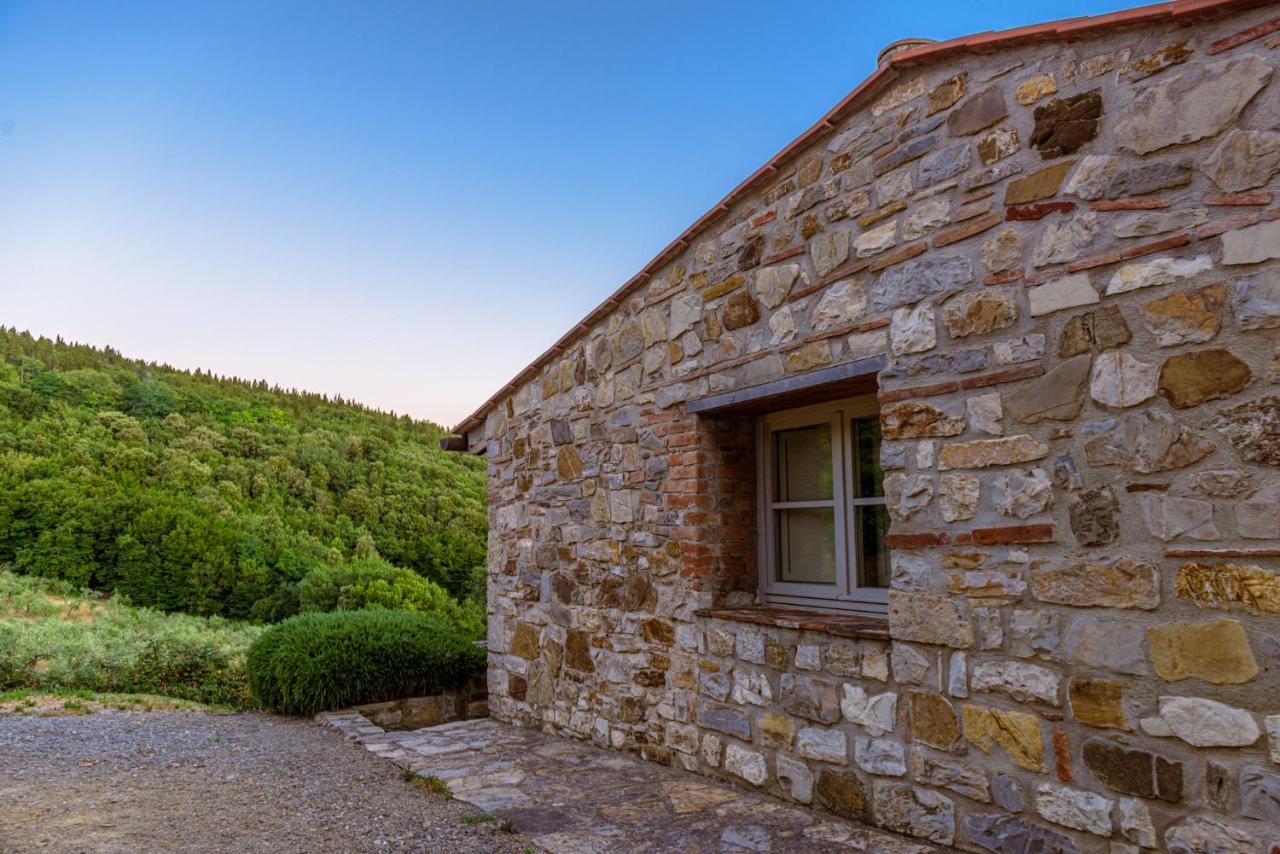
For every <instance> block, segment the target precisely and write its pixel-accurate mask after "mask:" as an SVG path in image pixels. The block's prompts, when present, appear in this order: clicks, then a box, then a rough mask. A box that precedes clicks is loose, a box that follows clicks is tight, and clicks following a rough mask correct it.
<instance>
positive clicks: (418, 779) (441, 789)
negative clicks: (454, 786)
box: [400, 770, 453, 798]
mask: <svg viewBox="0 0 1280 854" xmlns="http://www.w3.org/2000/svg"><path fill="white" fill-rule="evenodd" d="M400 776H401V778H402V779H404V780H405V782H407V783H409V785H411V786H414V787H415V788H418V789H422V790H423V791H424V792H431V793H432V794H435V795H444V796H445V797H446V798H451V797H453V793H452V792H451V791H449V784H448V783H446V782H445V781H444V780H441V779H440V778H439V777H437V776H436V775H435V774H425V775H424V774H415V773H414V772H412V771H409V770H405V771H404V772H403V773H402V774H401V775H400Z"/></svg>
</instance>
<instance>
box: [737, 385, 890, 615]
mask: <svg viewBox="0 0 1280 854" xmlns="http://www.w3.org/2000/svg"><path fill="white" fill-rule="evenodd" d="M757 441H758V443H759V449H760V453H759V455H758V457H759V459H760V461H761V466H760V483H759V494H760V526H759V528H760V543H759V545H760V561H759V563H760V572H761V577H760V591H761V593H762V595H763V598H764V599H765V601H768V602H773V603H778V604H786V605H793V606H794V605H798V606H808V607H817V608H824V609H840V610H847V611H861V612H864V613H884V611H885V607H886V603H887V601H888V593H887V588H888V586H889V553H888V550H887V549H886V548H885V544H884V541H885V534H886V533H887V532H888V529H889V514H888V511H887V510H886V508H885V502H884V487H883V481H884V473H883V472H882V471H881V468H880V415H879V409H878V407H877V406H876V399H875V396H874V395H870V396H866V397H856V398H849V399H846V400H840V401H835V402H833V403H826V404H821V405H818V406H806V407H803V408H801V409H790V410H787V411H785V412H776V413H772V414H770V415H766V416H763V417H762V418H761V419H760V420H759V422H758V430H757Z"/></svg>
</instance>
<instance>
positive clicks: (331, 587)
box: [298, 557, 485, 640]
mask: <svg viewBox="0 0 1280 854" xmlns="http://www.w3.org/2000/svg"><path fill="white" fill-rule="evenodd" d="M298 606H299V610H300V611H303V612H307V611H338V610H345V611H358V610H360V609H362V608H387V609H389V610H392V611H416V612H418V613H419V614H427V615H428V616H434V617H439V618H440V619H441V620H443V621H444V622H446V623H448V624H449V625H451V626H453V627H455V628H457V629H458V630H459V631H461V632H463V633H464V634H466V635H467V636H468V637H470V638H471V639H473V640H479V639H480V638H482V637H484V633H485V619H484V609H482V608H481V607H480V606H479V605H478V604H476V603H475V602H471V601H462V602H459V601H458V600H456V599H454V598H453V597H452V596H450V595H449V592H448V591H447V590H445V589H444V588H443V587H441V586H440V585H439V584H436V583H435V582H434V581H431V580H430V579H427V578H423V577H422V576H421V575H418V573H416V572H414V571H413V570H410V569H402V568H400V567H397V566H392V565H391V564H389V563H387V562H386V561H385V560H382V559H381V558H377V557H366V558H357V559H355V560H352V561H349V562H347V563H343V564H339V565H337V566H322V567H317V568H316V569H313V570H311V572H309V573H307V575H306V577H305V578H303V579H302V581H301V582H299V584H298Z"/></svg>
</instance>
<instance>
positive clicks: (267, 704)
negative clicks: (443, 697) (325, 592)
mask: <svg viewBox="0 0 1280 854" xmlns="http://www.w3.org/2000/svg"><path fill="white" fill-rule="evenodd" d="M484 666H485V655H484V652H483V650H481V649H480V648H479V647H477V646H476V645H475V644H474V643H473V642H472V640H471V639H470V638H467V637H466V636H464V635H462V634H461V633H460V632H459V631H458V630H457V629H455V628H454V627H452V626H450V625H448V624H447V623H444V622H442V621H441V620H439V619H437V618H435V617H430V616H427V615H424V614H418V613H414V612H412V611H388V610H385V609H382V608H368V609H365V610H361V611H328V612H315V613H308V614H299V615H298V616H296V617H291V618H289V619H288V620H285V621H284V622H283V623H279V624H277V625H275V626H272V627H270V628H268V629H267V630H266V631H264V632H263V633H262V634H261V635H260V636H259V637H258V639H257V640H256V641H254V643H253V645H252V646H251V647H250V648H249V654H248V656H247V658H246V668H247V670H248V673H249V686H250V689H251V690H252V691H253V696H254V699H255V700H256V701H257V702H258V703H259V704H260V705H261V706H262V707H263V708H266V709H270V710H272V711H277V712H282V713H284V714H292V715H314V714H315V713H317V712H322V711H326V710H333V709H341V708H345V707H346V706H351V705H356V704H359V703H376V702H379V701H382V700H394V699H398V698H401V697H412V696H419V695H424V694H434V693H438V692H440V691H443V690H446V689H449V688H456V687H459V686H461V685H463V684H464V683H466V682H467V680H469V679H471V678H472V677H473V676H475V675H477V674H479V673H480V672H482V671H483V670H484Z"/></svg>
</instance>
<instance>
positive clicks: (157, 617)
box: [0, 570, 262, 710]
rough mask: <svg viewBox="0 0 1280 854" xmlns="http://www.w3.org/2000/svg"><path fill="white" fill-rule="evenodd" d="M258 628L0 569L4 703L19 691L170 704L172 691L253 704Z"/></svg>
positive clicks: (179, 696) (125, 703)
mask: <svg viewBox="0 0 1280 854" xmlns="http://www.w3.org/2000/svg"><path fill="white" fill-rule="evenodd" d="M261 631H262V629H261V628H259V627H257V626H253V625H249V624H247V623H238V622H235V621H231V620H224V619H221V618H218V617H194V616H189V615H185V614H165V613H162V612H160V611H155V610H152V609H150V608H135V607H132V606H130V605H129V604H128V602H127V601H125V600H124V599H123V598H121V597H104V596H102V595H100V594H97V593H92V592H89V591H81V590H77V589H75V588H74V587H72V586H71V585H68V584H66V583H64V582H59V581H55V580H51V579H42V578H34V577H30V576H23V575H18V574H16V573H13V572H7V571H4V570H0V691H3V692H7V693H3V694H0V703H4V702H5V700H6V698H7V699H8V700H10V701H12V700H16V699H20V696H18V695H14V692H16V691H20V692H27V694H25V695H21V696H34V695H48V696H63V697H64V699H66V698H68V697H74V698H79V699H82V700H83V699H91V700H93V701H94V702H96V703H97V704H98V705H99V706H115V707H126V708H133V707H135V706H142V707H144V708H145V707H157V708H158V707H161V706H160V704H159V703H157V702H154V701H155V700H159V699H160V698H167V699H165V700H164V702H165V703H166V704H168V705H167V707H170V708H172V707H173V706H172V701H173V700H185V701H188V702H190V703H193V704H199V705H201V706H202V707H203V706H217V707H223V708H247V707H249V706H250V705H251V701H250V696H249V688H248V680H247V679H246V677H245V670H244V658H245V653H246V652H247V650H248V648H249V645H250V644H251V643H252V642H253V640H254V638H256V637H257V636H258V635H259V634H260V633H261ZM64 692H77V693H73V694H66V693H64ZM78 692H86V694H85V695H81V694H80V693H78ZM104 697H109V698H110V699H106V700H103V699H102V698H104ZM143 698H151V699H143ZM70 710H74V704H73V705H72V707H70Z"/></svg>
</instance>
